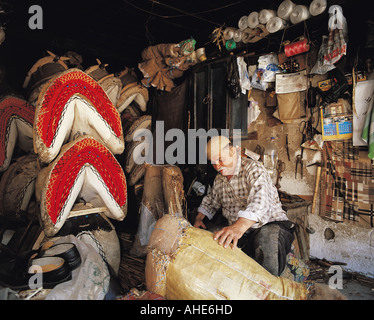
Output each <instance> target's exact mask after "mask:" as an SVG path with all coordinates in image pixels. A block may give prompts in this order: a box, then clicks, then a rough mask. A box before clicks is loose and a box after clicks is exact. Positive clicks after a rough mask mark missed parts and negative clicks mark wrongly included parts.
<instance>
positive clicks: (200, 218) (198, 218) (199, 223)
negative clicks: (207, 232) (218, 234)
mask: <svg viewBox="0 0 374 320" xmlns="http://www.w3.org/2000/svg"><path fill="white" fill-rule="evenodd" d="M204 218H205V214H203V213H201V212H199V213H198V214H197V216H196V218H195V223H194V225H193V226H194V227H195V228H200V227H201V228H203V229H206V226H205V224H204V222H203V219H204Z"/></svg>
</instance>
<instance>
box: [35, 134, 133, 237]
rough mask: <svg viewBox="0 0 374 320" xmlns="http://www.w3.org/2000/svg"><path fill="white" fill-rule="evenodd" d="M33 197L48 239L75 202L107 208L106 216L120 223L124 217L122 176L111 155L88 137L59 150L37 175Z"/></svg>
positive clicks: (124, 194)
mask: <svg viewBox="0 0 374 320" xmlns="http://www.w3.org/2000/svg"><path fill="white" fill-rule="evenodd" d="M36 196H37V199H38V201H40V214H41V220H42V222H43V225H44V228H45V232H46V234H47V235H48V236H51V235H54V234H55V233H57V232H58V231H59V230H60V228H61V227H62V226H63V224H64V222H65V220H66V218H67V217H68V216H69V213H70V210H71V208H72V206H73V205H74V203H75V201H76V199H77V198H79V199H81V198H83V199H84V201H86V202H89V203H91V204H93V205H94V207H103V206H105V207H107V208H108V211H106V215H107V216H108V217H109V218H112V219H115V220H123V219H124V218H125V216H126V214H127V185H126V177H125V174H124V172H123V170H122V168H121V166H120V165H119V163H118V162H117V160H116V158H115V157H114V156H113V154H112V153H111V152H110V151H109V150H108V149H107V148H106V147H105V146H104V145H102V144H101V143H100V142H98V141H96V140H95V139H94V138H93V137H91V136H82V137H79V138H78V139H76V140H74V141H72V142H70V143H68V144H67V145H65V146H64V147H63V148H62V149H61V153H60V155H59V156H58V157H57V158H56V159H55V160H54V161H53V162H52V163H51V164H50V165H49V166H48V167H47V168H43V169H42V170H41V172H40V173H39V175H38V178H37V183H36Z"/></svg>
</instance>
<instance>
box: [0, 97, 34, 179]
mask: <svg viewBox="0 0 374 320" xmlns="http://www.w3.org/2000/svg"><path fill="white" fill-rule="evenodd" d="M34 116H35V107H34V106H33V105H31V104H30V103H28V102H27V101H25V100H23V99H21V98H18V97H15V96H10V95H8V96H5V97H3V98H2V99H1V100H0V172H2V171H5V170H6V169H8V167H9V164H10V162H11V160H12V156H13V151H14V148H15V147H16V145H17V146H18V147H19V148H20V149H21V150H23V151H25V152H30V151H32V150H33V144H32V139H33V133H32V126H33V123H34Z"/></svg>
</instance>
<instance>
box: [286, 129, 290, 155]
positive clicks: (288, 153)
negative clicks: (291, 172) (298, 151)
mask: <svg viewBox="0 0 374 320" xmlns="http://www.w3.org/2000/svg"><path fill="white" fill-rule="evenodd" d="M286 152H287V158H288V161H290V150H289V148H288V134H286Z"/></svg>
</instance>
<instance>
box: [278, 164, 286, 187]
mask: <svg viewBox="0 0 374 320" xmlns="http://www.w3.org/2000/svg"><path fill="white" fill-rule="evenodd" d="M285 169H286V165H285V163H284V162H283V161H281V160H278V161H277V182H276V184H275V187H276V188H277V189H279V188H280V184H279V181H280V180H281V179H282V172H283V171H284V170H285Z"/></svg>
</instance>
